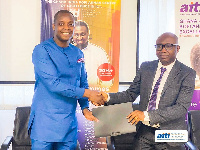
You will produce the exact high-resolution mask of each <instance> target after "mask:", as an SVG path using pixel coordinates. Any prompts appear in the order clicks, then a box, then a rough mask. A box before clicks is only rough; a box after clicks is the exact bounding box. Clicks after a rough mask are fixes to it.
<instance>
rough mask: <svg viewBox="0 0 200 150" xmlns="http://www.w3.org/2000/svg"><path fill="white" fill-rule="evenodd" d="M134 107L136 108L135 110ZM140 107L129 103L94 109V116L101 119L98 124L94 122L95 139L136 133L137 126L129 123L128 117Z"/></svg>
mask: <svg viewBox="0 0 200 150" xmlns="http://www.w3.org/2000/svg"><path fill="white" fill-rule="evenodd" d="M132 106H134V109H133V107H132ZM138 107H139V105H133V103H132V102H128V103H121V104H115V105H109V106H103V107H98V108H93V109H92V113H93V115H94V116H95V117H96V118H98V119H99V121H98V122H94V135H95V137H107V136H117V135H121V134H126V133H132V132H136V126H135V125H131V124H130V123H128V119H126V116H128V115H129V114H130V113H131V112H132V111H133V110H136V109H138Z"/></svg>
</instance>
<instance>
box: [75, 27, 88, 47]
mask: <svg viewBox="0 0 200 150" xmlns="http://www.w3.org/2000/svg"><path fill="white" fill-rule="evenodd" d="M88 35H89V33H88V30H87V28H86V27H85V26H79V25H78V26H76V27H75V29H74V35H73V40H74V42H75V43H76V46H77V47H78V48H80V49H84V48H85V47H87V44H88Z"/></svg>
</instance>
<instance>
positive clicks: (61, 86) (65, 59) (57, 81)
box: [29, 38, 89, 142]
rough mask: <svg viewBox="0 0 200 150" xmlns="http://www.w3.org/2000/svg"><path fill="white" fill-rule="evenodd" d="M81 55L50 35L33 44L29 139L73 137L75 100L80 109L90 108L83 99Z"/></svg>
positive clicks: (83, 81) (75, 120) (74, 130)
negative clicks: (32, 89) (42, 40)
mask: <svg viewBox="0 0 200 150" xmlns="http://www.w3.org/2000/svg"><path fill="white" fill-rule="evenodd" d="M83 57H84V56H83V53H82V51H81V50H79V49H78V48H77V47H75V46H73V45H71V44H70V45H69V46H68V47H66V48H62V47H59V46H58V45H57V44H56V43H55V42H54V40H53V38H51V39H49V40H47V41H45V42H43V43H41V44H39V45H37V46H36V47H35V49H34V51H33V55H32V61H33V64H34V70H35V80H36V83H35V91H34V97H33V102H32V106H31V114H30V120H29V131H31V138H32V139H35V140H41V141H47V142H66V141H74V140H76V138H77V119H76V116H75V111H76V106H77V100H78V102H79V104H80V106H81V108H82V109H84V108H85V107H89V104H88V99H87V98H82V96H83V94H84V91H85V88H88V82H87V74H86V71H85V64H84V62H83Z"/></svg>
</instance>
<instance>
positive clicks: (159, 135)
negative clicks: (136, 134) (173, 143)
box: [157, 133, 170, 138]
mask: <svg viewBox="0 0 200 150" xmlns="http://www.w3.org/2000/svg"><path fill="white" fill-rule="evenodd" d="M169 137H170V133H163V134H158V136H157V138H169Z"/></svg>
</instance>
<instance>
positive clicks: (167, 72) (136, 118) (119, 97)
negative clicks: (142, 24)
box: [102, 32, 196, 150]
mask: <svg viewBox="0 0 200 150" xmlns="http://www.w3.org/2000/svg"><path fill="white" fill-rule="evenodd" d="M155 47H156V55H157V57H158V60H154V61H149V62H144V63H142V65H141V66H140V69H139V70H138V71H137V74H136V77H135V78H134V80H133V82H132V83H131V85H130V87H129V88H128V89H127V90H126V91H123V92H118V93H109V95H107V94H106V93H103V92H102V94H103V95H104V96H105V99H106V101H107V104H108V105H112V104H117V103H125V102H133V101H135V99H136V98H137V96H139V95H140V102H139V110H135V111H133V112H130V114H129V115H128V116H127V119H128V122H130V123H131V124H138V130H137V133H136V136H135V141H134V142H133V143H134V144H135V147H133V149H135V150H180V149H182V147H181V145H182V144H183V143H180V142H177V143H175V142H168V143H167V142H155V130H186V129H187V128H186V123H185V115H186V113H187V110H188V108H189V106H190V104H191V99H192V95H193V91H194V86H195V76H196V73H195V71H194V70H193V69H192V68H190V67H188V66H186V65H184V64H183V63H181V62H179V61H178V60H177V59H176V55H177V53H178V52H179V50H180V46H179V45H178V37H177V36H176V35H175V34H173V33H169V32H166V33H163V34H162V35H161V36H159V37H158V39H157V40H156V45H155ZM138 122H140V123H138Z"/></svg>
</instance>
